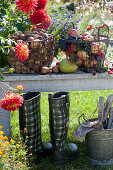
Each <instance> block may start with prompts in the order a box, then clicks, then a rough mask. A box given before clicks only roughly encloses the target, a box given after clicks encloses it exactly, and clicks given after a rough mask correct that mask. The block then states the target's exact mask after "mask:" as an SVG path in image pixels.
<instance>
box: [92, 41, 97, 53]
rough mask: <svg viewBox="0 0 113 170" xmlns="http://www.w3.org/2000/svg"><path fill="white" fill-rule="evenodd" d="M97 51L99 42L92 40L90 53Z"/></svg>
mask: <svg viewBox="0 0 113 170" xmlns="http://www.w3.org/2000/svg"><path fill="white" fill-rule="evenodd" d="M98 51H99V44H98V43H95V42H92V43H91V53H92V54H97V52H98Z"/></svg>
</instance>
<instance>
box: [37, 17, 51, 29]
mask: <svg viewBox="0 0 113 170" xmlns="http://www.w3.org/2000/svg"><path fill="white" fill-rule="evenodd" d="M50 25H51V18H50V16H47V17H46V18H45V21H43V22H42V23H40V24H39V25H38V24H37V28H40V29H48V28H49V26H50Z"/></svg>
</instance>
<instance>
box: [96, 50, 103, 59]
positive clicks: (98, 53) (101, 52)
mask: <svg viewBox="0 0 113 170" xmlns="http://www.w3.org/2000/svg"><path fill="white" fill-rule="evenodd" d="M98 55H99V56H100V57H101V58H102V59H103V60H104V58H105V53H104V52H103V51H101V50H99V51H98V52H97V53H96V56H98Z"/></svg>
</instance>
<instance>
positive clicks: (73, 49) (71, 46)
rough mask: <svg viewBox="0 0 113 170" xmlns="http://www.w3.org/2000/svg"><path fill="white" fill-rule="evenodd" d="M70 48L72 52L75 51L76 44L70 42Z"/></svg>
mask: <svg viewBox="0 0 113 170" xmlns="http://www.w3.org/2000/svg"><path fill="white" fill-rule="evenodd" d="M70 49H71V51H72V52H74V51H76V50H77V48H76V45H75V44H71V45H70Z"/></svg>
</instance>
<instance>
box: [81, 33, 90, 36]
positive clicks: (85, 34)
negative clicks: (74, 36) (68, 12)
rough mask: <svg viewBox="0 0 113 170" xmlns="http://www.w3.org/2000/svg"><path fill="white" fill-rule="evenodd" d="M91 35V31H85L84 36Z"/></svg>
mask: <svg viewBox="0 0 113 170" xmlns="http://www.w3.org/2000/svg"><path fill="white" fill-rule="evenodd" d="M87 35H91V33H89V32H84V34H83V36H87Z"/></svg>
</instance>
